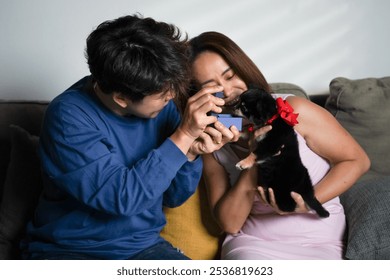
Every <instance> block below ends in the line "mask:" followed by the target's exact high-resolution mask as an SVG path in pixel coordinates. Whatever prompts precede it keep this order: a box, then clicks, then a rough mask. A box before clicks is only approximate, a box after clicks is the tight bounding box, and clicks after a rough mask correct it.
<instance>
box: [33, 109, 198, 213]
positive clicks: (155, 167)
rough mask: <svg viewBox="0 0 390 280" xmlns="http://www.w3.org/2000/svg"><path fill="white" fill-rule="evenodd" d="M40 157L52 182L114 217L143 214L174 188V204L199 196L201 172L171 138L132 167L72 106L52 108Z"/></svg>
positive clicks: (46, 121)
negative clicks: (193, 194) (196, 193)
mask: <svg viewBox="0 0 390 280" xmlns="http://www.w3.org/2000/svg"><path fill="white" fill-rule="evenodd" d="M53 111H55V113H53ZM40 155H41V161H42V165H43V170H44V173H45V174H46V176H48V178H49V182H51V183H52V184H54V185H55V186H56V187H58V188H60V189H61V190H62V191H64V192H65V193H67V194H68V195H70V196H71V197H73V198H75V199H76V200H77V201H80V202H81V203H82V204H84V205H86V206H89V207H92V208H94V209H96V210H98V211H101V212H105V213H107V214H111V215H125V216H131V215H135V214H138V213H141V212H143V211H144V210H146V209H149V208H151V207H152V206H153V205H155V204H156V203H157V202H158V201H160V200H161V198H162V196H163V194H164V192H166V190H167V189H168V188H169V189H170V191H169V194H168V193H166V195H165V196H166V197H169V198H170V204H173V205H175V204H178V203H181V202H182V201H184V200H186V199H187V198H188V197H189V195H190V194H191V193H192V192H194V190H195V188H196V185H197V180H198V177H199V176H200V175H199V174H200V169H201V167H200V168H199V163H189V162H188V160H187V157H186V156H185V155H184V154H183V153H182V152H181V151H180V150H179V149H178V148H177V146H176V145H175V144H174V143H173V142H172V141H171V140H170V139H169V138H167V139H166V140H165V141H163V142H162V144H161V145H160V146H158V147H157V148H155V149H153V150H151V151H150V152H149V153H148V154H147V155H146V156H145V157H142V159H139V160H137V161H135V162H134V164H131V165H130V166H127V165H125V164H124V163H123V161H122V160H121V159H120V157H119V156H118V154H117V153H115V147H113V146H110V142H109V141H107V139H106V136H105V135H104V134H103V133H101V130H100V129H99V128H98V127H96V126H95V125H94V124H93V121H92V120H91V119H88V117H85V114H83V112H82V111H80V112H79V110H78V109H77V110H76V109H74V108H73V107H71V106H70V107H69V106H66V105H61V106H56V108H55V109H54V108H51V109H50V108H48V111H47V112H46V118H45V122H44V128H43V134H42V137H41V145H40ZM192 167H195V168H194V169H193V168H192ZM170 186H171V187H170Z"/></svg>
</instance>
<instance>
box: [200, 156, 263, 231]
mask: <svg viewBox="0 0 390 280" xmlns="http://www.w3.org/2000/svg"><path fill="white" fill-rule="evenodd" d="M203 162H204V163H203V164H204V167H203V175H204V179H205V184H206V188H207V191H208V196H209V203H210V206H211V209H212V211H213V214H214V217H215V219H216V221H217V222H218V224H219V225H220V227H221V228H222V230H223V231H225V232H228V233H236V232H238V231H239V230H240V229H241V227H242V225H243V224H244V222H245V220H246V218H247V217H248V215H249V212H250V210H251V208H252V204H253V199H254V195H255V193H256V189H255V186H256V180H257V176H256V171H257V169H256V168H251V169H247V170H244V171H242V172H241V174H240V176H239V178H238V180H237V182H236V183H235V185H234V186H230V183H229V179H228V175H227V173H226V171H225V169H224V168H223V166H221V165H220V164H219V163H218V162H217V161H216V159H215V158H214V156H213V155H212V154H206V155H203Z"/></svg>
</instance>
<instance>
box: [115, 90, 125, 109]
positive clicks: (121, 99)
mask: <svg viewBox="0 0 390 280" xmlns="http://www.w3.org/2000/svg"><path fill="white" fill-rule="evenodd" d="M112 99H113V100H114V102H115V103H116V104H118V105H119V106H120V107H122V108H126V107H127V106H128V104H127V103H128V102H129V101H128V99H127V98H126V97H125V96H123V94H122V93H120V92H114V93H113V94H112Z"/></svg>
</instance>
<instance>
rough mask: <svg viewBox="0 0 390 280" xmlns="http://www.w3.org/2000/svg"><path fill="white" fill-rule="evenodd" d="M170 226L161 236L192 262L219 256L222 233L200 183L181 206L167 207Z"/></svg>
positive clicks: (166, 227) (203, 187)
mask: <svg viewBox="0 0 390 280" xmlns="http://www.w3.org/2000/svg"><path fill="white" fill-rule="evenodd" d="M164 212H165V215H166V219H167V224H166V226H165V227H164V229H163V230H162V232H161V236H162V237H163V238H164V239H166V240H167V241H169V242H170V243H172V245H173V246H175V247H177V248H179V249H180V250H181V251H183V252H184V254H185V255H186V256H188V257H189V258H191V259H193V260H212V259H216V258H218V256H219V244H220V241H221V240H222V235H221V231H220V229H219V227H218V225H217V224H216V222H215V221H214V219H213V218H212V215H211V210H210V207H209V205H208V199H207V195H206V189H205V186H204V184H203V180H201V182H200V184H199V186H198V188H197V190H196V192H195V193H194V194H193V195H192V196H191V197H190V198H189V199H188V200H187V201H186V202H185V203H184V204H183V205H181V206H179V207H176V208H164Z"/></svg>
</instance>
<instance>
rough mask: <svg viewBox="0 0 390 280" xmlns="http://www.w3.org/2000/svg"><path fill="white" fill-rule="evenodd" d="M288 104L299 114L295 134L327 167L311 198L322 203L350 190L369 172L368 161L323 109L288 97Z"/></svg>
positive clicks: (352, 140) (346, 133)
mask: <svg viewBox="0 0 390 280" xmlns="http://www.w3.org/2000/svg"><path fill="white" fill-rule="evenodd" d="M288 102H289V103H290V104H291V106H292V107H293V108H294V110H295V111H296V112H297V113H299V124H298V125H296V126H295V129H296V131H297V132H299V133H300V134H301V135H302V136H303V137H304V138H305V140H306V143H307V145H308V146H309V147H310V149H312V150H313V151H314V152H315V153H317V154H318V155H320V156H321V157H323V158H325V159H327V160H328V161H329V163H330V165H331V169H330V171H329V172H328V173H327V175H326V176H325V177H324V178H323V179H322V180H321V181H320V182H319V183H318V184H317V186H316V188H315V196H316V197H317V199H318V200H319V201H320V202H321V203H325V202H327V201H329V200H331V199H332V198H334V197H336V196H339V195H340V194H342V193H343V192H345V191H346V190H347V189H348V188H350V187H351V186H352V185H353V184H354V183H355V182H356V181H357V179H358V178H359V177H360V176H362V175H363V174H364V173H365V172H366V171H367V170H368V169H369V167H370V160H369V158H368V156H367V154H366V153H365V152H364V150H363V149H362V148H361V147H360V145H359V144H358V143H357V142H356V141H355V140H354V139H353V137H352V136H351V135H350V134H349V133H348V132H347V131H346V130H345V129H344V128H343V127H342V126H341V125H340V124H339V123H338V122H337V120H336V119H335V118H334V117H333V116H332V115H331V114H330V113H329V112H328V111H327V110H325V109H324V108H322V107H320V106H317V105H316V104H314V103H312V102H310V101H308V100H306V99H304V98H300V97H288Z"/></svg>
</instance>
